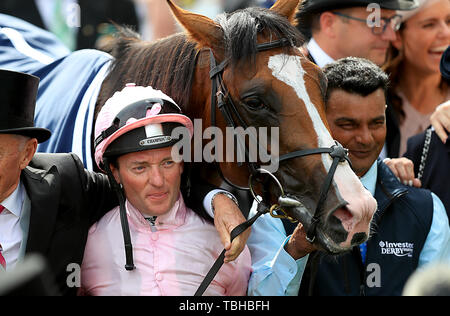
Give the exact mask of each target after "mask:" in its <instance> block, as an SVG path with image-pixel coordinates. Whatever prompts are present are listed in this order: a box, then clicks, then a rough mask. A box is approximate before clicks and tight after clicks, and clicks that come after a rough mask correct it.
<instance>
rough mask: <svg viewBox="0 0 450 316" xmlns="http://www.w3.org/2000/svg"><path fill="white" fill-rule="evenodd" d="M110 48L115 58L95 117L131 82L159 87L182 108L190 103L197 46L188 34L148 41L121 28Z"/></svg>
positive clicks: (99, 99) (101, 93)
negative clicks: (188, 39)
mask: <svg viewBox="0 0 450 316" xmlns="http://www.w3.org/2000/svg"><path fill="white" fill-rule="evenodd" d="M106 50H107V51H108V52H109V53H110V54H111V55H112V56H113V57H114V61H113V63H112V65H111V69H110V72H109V74H108V76H107V77H106V78H105V80H104V81H103V84H102V88H101V91H100V95H99V97H98V100H97V106H96V113H95V117H97V113H98V111H99V110H100V108H101V107H102V106H103V104H104V103H105V102H106V100H107V99H109V98H110V97H111V96H112V95H113V94H114V93H115V92H116V91H121V90H122V89H123V88H124V87H125V84H127V83H135V84H136V85H138V86H152V87H153V88H155V89H159V90H161V91H162V92H164V93H165V94H167V95H169V96H170V97H171V98H172V99H173V100H174V101H175V102H176V103H177V104H178V105H180V106H181V107H182V108H183V105H185V104H187V103H188V100H189V97H190V90H191V84H192V79H193V73H194V68H195V64H196V55H197V50H196V49H195V44H194V43H192V42H189V41H187V40H186V36H185V35H184V34H182V33H179V34H175V35H172V36H170V37H167V38H164V39H161V40H158V41H155V42H145V41H142V40H141V39H140V38H139V35H138V34H136V33H134V32H133V31H132V30H130V29H128V28H120V30H119V32H118V35H117V37H116V39H114V40H113V42H112V43H110V49H106Z"/></svg>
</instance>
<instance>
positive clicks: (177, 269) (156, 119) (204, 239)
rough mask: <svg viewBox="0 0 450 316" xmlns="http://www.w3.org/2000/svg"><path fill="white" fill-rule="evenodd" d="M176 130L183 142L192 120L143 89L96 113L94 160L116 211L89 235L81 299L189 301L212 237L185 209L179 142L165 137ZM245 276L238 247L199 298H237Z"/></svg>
mask: <svg viewBox="0 0 450 316" xmlns="http://www.w3.org/2000/svg"><path fill="white" fill-rule="evenodd" d="M176 128H181V129H187V133H181V134H182V135H183V137H185V136H188V137H189V141H190V139H191V138H192V136H193V125H192V121H191V120H190V119H189V118H188V117H187V116H185V115H183V114H181V110H180V108H179V107H178V106H177V105H176V103H175V102H174V101H173V100H172V99H171V98H170V97H168V96H167V95H165V94H163V93H162V92H161V91H159V90H154V89H153V88H151V87H137V86H135V85H134V84H128V85H127V86H126V87H125V88H124V89H123V90H122V91H120V92H116V93H115V94H114V95H113V96H112V97H111V98H110V99H109V100H108V101H107V102H106V103H105V105H104V107H103V108H102V110H101V111H100V113H99V115H98V118H97V122H96V126H95V137H96V138H95V160H96V163H97V165H98V166H99V168H101V169H102V170H104V171H106V173H107V174H108V176H109V178H110V181H111V183H113V186H115V191H116V193H117V195H118V197H119V201H120V206H119V207H116V208H114V209H112V210H111V211H110V212H109V213H108V214H106V215H105V216H104V217H103V218H102V219H101V220H100V221H99V222H98V223H96V224H94V225H93V227H92V228H91V229H90V232H89V236H88V242H87V245H86V249H85V254H84V259H83V265H82V286H81V287H82V290H81V292H82V293H83V294H89V295H117V294H121V295H193V294H194V292H195V290H196V288H197V287H198V286H199V285H200V283H201V282H202V280H203V279H204V277H205V276H206V274H207V272H208V270H209V268H210V267H211V266H212V264H213V263H214V260H215V259H216V258H217V257H218V256H219V254H220V252H221V250H222V247H223V246H222V244H221V241H220V237H219V234H218V233H217V231H216V230H215V228H214V226H213V225H212V224H211V223H209V222H207V221H205V220H204V219H202V218H201V217H200V216H199V215H197V214H196V213H195V212H194V211H192V210H191V209H189V208H188V207H186V205H185V203H184V200H183V196H182V194H181V192H180V183H181V174H182V172H183V162H182V161H180V162H176V161H175V158H173V155H172V151H173V150H172V148H173V146H174V145H175V144H176V143H177V142H178V141H180V139H179V137H174V136H173V135H174V130H175V129H176ZM177 134H178V133H177ZM120 227H122V233H123V234H122V235H123V239H122V237H121V234H119V233H118V230H119V229H120ZM123 241H124V244H125V245H124V247H123V246H120V245H121V244H123ZM132 244H134V247H133V246H132ZM188 249H189V250H188ZM125 262H126V264H125V269H124V263H125ZM188 262H189V264H187V263H188ZM250 270H251V263H250V253H249V251H248V249H247V248H245V249H244V251H243V253H241V255H240V256H239V258H238V259H236V260H235V261H234V262H232V263H226V264H225V265H224V266H223V268H222V269H221V270H220V272H219V274H218V276H217V277H216V280H217V282H214V283H213V284H211V285H210V287H209V288H208V290H207V294H208V295H245V294H246V289H247V284H248V279H249V276H250Z"/></svg>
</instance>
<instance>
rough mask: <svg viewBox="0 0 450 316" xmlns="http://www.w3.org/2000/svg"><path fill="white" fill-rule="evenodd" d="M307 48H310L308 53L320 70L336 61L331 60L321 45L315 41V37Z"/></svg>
mask: <svg viewBox="0 0 450 316" xmlns="http://www.w3.org/2000/svg"><path fill="white" fill-rule="evenodd" d="M306 47H307V48H308V53H309V54H310V55H311V56H312V58H313V59H314V61H315V62H316V65H317V66H319V67H320V68H323V67H325V66H326V65H327V64H329V63H332V62H333V61H334V59H333V58H331V57H330V56H329V55H328V54H327V53H325V52H324V50H323V49H322V48H321V47H320V46H319V44H317V42H316V41H315V40H314V37H313V38H311V40H310V41H309V43H308V45H307V46H306Z"/></svg>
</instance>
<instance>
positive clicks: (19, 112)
mask: <svg viewBox="0 0 450 316" xmlns="http://www.w3.org/2000/svg"><path fill="white" fill-rule="evenodd" d="M38 85H39V78H38V77H35V76H32V75H28V74H25V73H22V72H15V71H9V70H4V69H0V134H17V135H23V136H28V137H32V138H36V139H37V140H38V142H39V143H42V142H45V141H46V140H48V139H49V138H50V135H51V132H50V131H49V130H48V129H45V128H39V127H34V109H35V106H36V95H37V90H38Z"/></svg>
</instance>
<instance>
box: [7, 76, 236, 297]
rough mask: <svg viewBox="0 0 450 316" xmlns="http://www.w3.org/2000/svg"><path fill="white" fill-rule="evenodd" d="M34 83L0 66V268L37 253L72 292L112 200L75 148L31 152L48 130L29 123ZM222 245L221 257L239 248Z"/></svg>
mask: <svg viewBox="0 0 450 316" xmlns="http://www.w3.org/2000/svg"><path fill="white" fill-rule="evenodd" d="M38 84H39V78H37V77H35V76H32V75H28V74H25V73H21V72H14V71H8V70H2V69H0V100H1V101H0V102H1V104H0V272H1V271H2V270H6V271H9V270H12V269H14V268H15V266H16V265H17V263H18V262H21V261H22V260H23V259H24V258H25V256H26V255H28V254H31V253H36V254H38V255H41V256H43V257H44V258H45V260H46V262H47V264H48V267H49V270H50V272H51V273H52V274H53V277H54V278H55V281H56V284H57V288H58V292H59V294H62V295H75V294H76V293H77V290H78V288H77V287H79V286H80V269H81V267H80V266H81V262H82V259H83V254H84V248H85V244H86V240H87V236H88V230H89V227H91V226H92V225H93V224H94V223H95V222H96V221H98V220H99V219H100V218H101V217H102V216H103V215H104V214H105V213H106V212H107V211H109V210H110V209H112V208H113V207H114V206H116V205H118V204H119V203H118V200H117V196H116V194H115V193H114V192H113V190H112V188H111V187H110V183H109V181H108V177H107V176H106V175H104V174H100V173H94V172H91V171H88V170H86V169H84V166H83V163H82V162H81V161H80V159H79V158H78V157H77V156H76V155H75V154H73V153H69V154H44V153H36V148H37V145H38V143H42V142H45V141H46V140H48V139H49V137H50V135H51V132H50V131H49V130H47V129H44V128H38V127H35V126H34V111H35V102H36V95H37V89H38ZM210 193H211V192H210ZM216 193H218V192H216ZM194 202H195V203H200V204H201V203H202V201H194ZM203 203H204V201H203ZM206 205H208V206H213V207H214V208H215V209H216V212H219V211H220V212H222V210H225V212H228V211H230V210H232V209H233V207H237V206H236V204H234V202H233V201H232V200H231V199H230V198H228V197H227V196H226V195H225V194H218V195H217V196H216V197H212V198H211V200H210V202H209V203H206ZM233 245H234V243H233ZM233 247H234V248H233ZM226 248H227V250H228V251H227V255H226V259H227V260H233V259H234V258H235V257H236V256H237V254H238V253H239V252H240V251H238V250H237V249H236V248H235V246H232V245H231V244H230V243H229V244H228V246H227V247H226ZM0 285H1V284H0ZM0 290H1V289H0ZM36 294H39V293H36ZM41 294H42V293H41Z"/></svg>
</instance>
